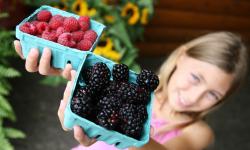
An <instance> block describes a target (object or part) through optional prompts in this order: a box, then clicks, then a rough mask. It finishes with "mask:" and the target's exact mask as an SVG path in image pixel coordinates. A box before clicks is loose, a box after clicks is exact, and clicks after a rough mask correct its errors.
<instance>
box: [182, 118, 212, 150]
mask: <svg viewBox="0 0 250 150" xmlns="http://www.w3.org/2000/svg"><path fill="white" fill-rule="evenodd" d="M182 132H183V135H185V136H186V137H188V138H189V139H190V140H191V142H192V143H194V145H195V147H196V148H197V149H199V148H201V149H203V148H206V147H207V146H208V145H210V144H211V143H212V142H213V141H214V132H213V130H212V129H211V127H210V126H209V125H208V124H207V123H206V122H204V121H202V120H201V121H197V122H195V123H193V124H191V125H189V126H188V127H186V128H184V129H183V130H182Z"/></svg>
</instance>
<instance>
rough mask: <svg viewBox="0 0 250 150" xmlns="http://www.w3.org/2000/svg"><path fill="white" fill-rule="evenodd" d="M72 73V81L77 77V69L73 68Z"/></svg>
mask: <svg viewBox="0 0 250 150" xmlns="http://www.w3.org/2000/svg"><path fill="white" fill-rule="evenodd" d="M70 74H71V81H73V80H74V79H75V78H76V71H75V70H71V71H70Z"/></svg>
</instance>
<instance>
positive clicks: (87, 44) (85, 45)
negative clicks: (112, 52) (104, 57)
mask: <svg viewBox="0 0 250 150" xmlns="http://www.w3.org/2000/svg"><path fill="white" fill-rule="evenodd" d="M91 46H92V42H91V41H89V40H81V41H80V42H79V43H77V46H76V48H77V49H79V50H83V51H87V50H89V49H90V48H91Z"/></svg>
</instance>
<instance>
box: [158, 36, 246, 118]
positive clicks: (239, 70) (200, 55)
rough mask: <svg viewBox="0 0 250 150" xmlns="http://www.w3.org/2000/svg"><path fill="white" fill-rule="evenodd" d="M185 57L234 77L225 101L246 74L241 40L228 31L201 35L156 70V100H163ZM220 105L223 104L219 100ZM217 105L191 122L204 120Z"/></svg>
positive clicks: (174, 52) (174, 53) (175, 51)
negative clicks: (184, 55)
mask: <svg viewBox="0 0 250 150" xmlns="http://www.w3.org/2000/svg"><path fill="white" fill-rule="evenodd" d="M183 53H185V54H187V56H190V57H192V58H195V59H198V60H201V61H204V62H208V63H211V64H214V65H216V66H217V67H219V68H220V69H222V70H224V71H225V72H226V73H229V74H233V75H234V81H233V83H232V85H231V88H230V89H229V90H228V92H227V94H226V95H225V97H224V98H227V97H229V96H230V95H231V94H232V93H233V92H234V91H235V90H236V89H238V88H239V87H240V85H241V84H242V83H243V81H244V78H245V77H246V74H247V57H248V56H247V49H246V47H245V45H244V44H243V42H242V40H241V38H240V37H239V36H237V35H236V34H233V33H230V32H215V33H210V34H206V35H203V36H200V37H198V38H196V39H194V40H191V41H190V42H187V43H185V44H184V45H181V46H180V47H178V48H177V49H176V50H174V51H173V52H172V54H171V55H170V56H169V57H168V59H167V60H166V61H165V62H164V63H163V64H162V66H161V68H160V70H159V79H160V83H159V86H158V88H157V89H156V91H155V95H156V97H157V98H159V97H158V96H159V93H161V94H160V95H161V97H160V98H159V99H161V100H163V102H164V101H166V100H167V95H166V92H165V91H166V88H167V83H168V81H169V79H170V78H171V75H172V73H173V72H174V71H175V68H176V63H177V61H178V59H179V57H180V56H181V55H182V54H183ZM221 102H224V100H223V101H221ZM221 102H220V103H218V104H216V105H215V106H214V107H212V108H211V109H209V110H205V111H203V112H199V113H194V114H192V115H193V116H194V120H196V119H200V118H202V117H204V116H205V115H206V114H207V113H209V112H210V111H211V110H214V109H215V108H216V107H218V106H219V104H221Z"/></svg>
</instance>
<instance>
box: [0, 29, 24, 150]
mask: <svg viewBox="0 0 250 150" xmlns="http://www.w3.org/2000/svg"><path fill="white" fill-rule="evenodd" d="M13 35H14V32H12V31H5V30H2V29H0V43H1V47H0V58H1V59H0V150H13V149H14V147H13V146H12V145H11V143H10V141H9V139H10V138H24V137H25V134H24V133H23V132H21V131H19V130H17V129H14V128H10V127H4V126H3V121H4V119H9V120H11V121H16V116H15V113H14V111H13V109H12V107H11V105H10V103H9V101H8V99H7V96H8V95H9V93H10V90H11V85H10V83H9V82H8V79H9V78H15V77H19V76H20V73H19V72H18V71H17V70H15V69H14V68H12V67H11V66H10V64H9V62H8V60H9V58H11V57H16V53H15V51H14V49H13V45H12V41H13Z"/></svg>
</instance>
